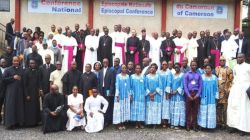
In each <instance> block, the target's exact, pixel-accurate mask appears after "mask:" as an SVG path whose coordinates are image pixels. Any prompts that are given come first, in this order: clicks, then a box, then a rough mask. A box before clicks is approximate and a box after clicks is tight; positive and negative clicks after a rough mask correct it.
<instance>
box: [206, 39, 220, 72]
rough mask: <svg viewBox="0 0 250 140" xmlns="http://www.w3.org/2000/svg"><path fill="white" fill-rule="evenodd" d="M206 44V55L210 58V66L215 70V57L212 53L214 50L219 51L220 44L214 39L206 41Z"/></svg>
mask: <svg viewBox="0 0 250 140" xmlns="http://www.w3.org/2000/svg"><path fill="white" fill-rule="evenodd" d="M207 44H208V45H207V55H208V56H211V59H210V64H211V65H212V66H213V68H215V60H216V59H215V58H216V55H215V53H214V52H213V51H214V50H219V51H220V50H221V44H220V41H219V40H218V39H215V38H213V39H210V40H208V42H207ZM218 57H219V56H218ZM218 59H219V58H218Z"/></svg>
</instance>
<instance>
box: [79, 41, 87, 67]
mask: <svg viewBox="0 0 250 140" xmlns="http://www.w3.org/2000/svg"><path fill="white" fill-rule="evenodd" d="M78 48H80V49H82V63H83V64H84V57H85V48H86V47H85V45H84V43H78Z"/></svg>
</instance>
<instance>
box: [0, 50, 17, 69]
mask: <svg viewBox="0 0 250 140" xmlns="http://www.w3.org/2000/svg"><path fill="white" fill-rule="evenodd" d="M14 56H15V55H14V54H12V53H11V54H8V53H6V54H3V55H2V56H1V59H2V58H4V59H5V60H6V67H10V66H12V59H13V57H14Z"/></svg>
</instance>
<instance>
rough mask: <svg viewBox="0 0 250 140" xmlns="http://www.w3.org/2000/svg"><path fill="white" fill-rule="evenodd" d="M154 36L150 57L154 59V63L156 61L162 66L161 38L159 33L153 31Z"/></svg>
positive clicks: (151, 42)
mask: <svg viewBox="0 0 250 140" xmlns="http://www.w3.org/2000/svg"><path fill="white" fill-rule="evenodd" d="M152 36H153V38H152V39H151V40H150V51H149V58H150V59H151V60H152V63H156V65H157V66H158V67H160V65H161V62H160V53H161V49H160V48H161V40H160V39H159V38H158V33H156V32H154V33H152Z"/></svg>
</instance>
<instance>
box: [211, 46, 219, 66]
mask: <svg viewBox="0 0 250 140" xmlns="http://www.w3.org/2000/svg"><path fill="white" fill-rule="evenodd" d="M210 53H211V54H213V55H215V67H217V66H219V65H220V51H219V50H214V49H213V50H211V51H210Z"/></svg>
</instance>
